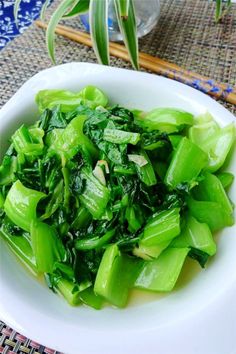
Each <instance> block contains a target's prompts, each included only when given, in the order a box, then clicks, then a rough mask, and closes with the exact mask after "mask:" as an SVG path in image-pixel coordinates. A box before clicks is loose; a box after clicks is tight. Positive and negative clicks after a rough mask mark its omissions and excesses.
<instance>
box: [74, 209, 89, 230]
mask: <svg viewBox="0 0 236 354" xmlns="http://www.w3.org/2000/svg"><path fill="white" fill-rule="evenodd" d="M91 219H92V216H91V214H90V212H89V211H88V210H87V209H86V208H85V207H83V206H81V207H80V208H79V209H78V210H77V214H76V217H75V219H74V221H73V223H72V225H71V226H72V228H73V229H74V230H79V229H81V228H83V227H86V226H87V225H88V224H89V223H90V222H91Z"/></svg>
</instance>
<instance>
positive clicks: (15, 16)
mask: <svg viewBox="0 0 236 354" xmlns="http://www.w3.org/2000/svg"><path fill="white" fill-rule="evenodd" d="M21 1H22V0H15V3H14V8H13V14H14V19H15V23H16V26H18V12H19V9H20V3H21Z"/></svg>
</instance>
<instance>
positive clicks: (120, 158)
mask: <svg viewBox="0 0 236 354" xmlns="http://www.w3.org/2000/svg"><path fill="white" fill-rule="evenodd" d="M36 102H37V104H38V107H39V112H40V116H39V119H38V120H37V121H36V122H35V123H34V124H33V125H32V126H25V125H22V126H20V127H19V128H18V129H17V130H16V132H15V133H14V134H13V136H12V138H11V145H10V147H9V149H8V151H7V152H6V154H5V156H4V158H3V160H2V165H1V166H0V221H1V228H0V234H1V236H2V237H3V239H4V240H5V242H6V243H7V244H8V245H9V247H10V249H11V250H12V251H13V252H14V253H15V255H16V256H17V257H18V258H19V259H20V260H21V261H22V262H23V263H24V264H25V265H26V266H27V267H28V268H29V269H30V270H31V271H32V272H33V273H34V274H44V276H45V280H46V283H47V285H48V286H49V288H51V289H52V290H54V291H55V292H57V293H59V294H61V295H62V296H63V297H64V298H65V299H66V300H67V302H68V303H69V304H70V305H74V306H75V305H78V304H81V303H84V304H86V305H89V306H91V307H93V308H95V309H100V308H101V307H102V305H103V303H104V302H105V301H107V302H109V303H110V304H112V305H115V306H118V307H124V306H125V305H126V303H127V299H128V294H129V291H130V289H131V288H133V287H138V288H142V289H147V290H152V291H171V290H172V289H173V287H174V286H175V283H176V281H177V279H178V277H179V275H180V273H181V269H182V267H183V264H184V261H185V258H186V257H187V256H188V257H191V258H193V259H195V260H196V261H198V262H199V264H200V265H201V266H202V267H204V266H205V264H206V262H207V260H208V258H209V257H211V256H214V255H215V254H216V242H215V241H214V235H212V232H213V231H215V230H219V229H221V228H223V227H226V226H230V225H232V224H233V223H234V218H233V203H232V201H231V200H230V199H229V198H228V196H227V192H226V190H227V189H228V188H229V187H230V185H231V184H232V182H233V178H234V176H233V175H232V174H231V173H230V172H224V171H223V170H222V166H223V164H224V162H225V161H226V159H227V157H228V156H229V152H230V151H231V150H232V146H233V143H234V141H235V127H234V125H233V124H230V125H228V126H226V127H224V128H223V129H222V128H220V127H219V126H218V124H217V123H216V122H215V121H214V120H213V118H212V117H211V116H210V115H209V114H206V115H205V116H201V117H198V118H194V116H193V115H192V114H190V113H188V112H184V111H181V110H178V109H173V108H157V109H154V110H152V111H151V112H141V111H138V110H128V109H126V108H123V107H120V106H118V105H117V106H109V105H108V99H107V97H106V95H105V94H104V93H103V92H102V91H101V90H99V89H98V88H96V87H93V86H88V87H85V88H84V89H83V90H82V91H80V92H78V93H73V92H70V91H65V90H44V91H40V92H39V93H38V94H37V96H36ZM220 168H221V169H220ZM219 169H220V170H219ZM215 173H216V174H215Z"/></svg>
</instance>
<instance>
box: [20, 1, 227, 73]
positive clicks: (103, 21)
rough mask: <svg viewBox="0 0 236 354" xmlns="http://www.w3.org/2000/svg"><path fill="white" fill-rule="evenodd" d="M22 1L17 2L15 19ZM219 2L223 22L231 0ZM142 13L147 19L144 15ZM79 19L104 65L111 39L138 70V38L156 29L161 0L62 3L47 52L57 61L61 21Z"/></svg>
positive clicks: (218, 14) (55, 15)
mask: <svg viewBox="0 0 236 354" xmlns="http://www.w3.org/2000/svg"><path fill="white" fill-rule="evenodd" d="M21 1H22V0H16V2H15V7H14V14H15V18H17V14H18V9H19V5H20V2H21ZM215 1H216V10H215V21H216V22H219V21H220V20H221V19H222V18H223V16H224V15H225V14H226V12H227V11H228V10H229V8H230V6H231V0H215ZM50 2H51V0H46V1H45V3H44V5H43V8H42V13H41V17H42V18H43V17H44V13H45V10H46V8H47V7H48V5H49V4H50ZM142 12H143V14H144V15H143V16H142V14H141V15H140V13H142ZM84 14H86V15H85V17H84ZM81 15H83V16H81ZM75 16H80V17H81V19H82V22H83V23H84V24H85V27H86V28H87V30H89V31H90V34H91V39H92V43H93V48H94V51H95V54H96V56H97V59H98V61H99V62H100V63H102V64H105V65H109V37H110V39H111V40H117V39H118V40H119V39H123V41H124V43H125V45H126V48H127V50H128V53H129V56H130V61H131V63H132V66H133V67H134V68H135V69H138V67H139V65H138V37H139V36H142V35H145V34H146V33H148V32H149V31H150V30H151V29H152V28H153V27H154V26H155V24H156V22H157V19H158V16H159V0H62V1H61V2H60V3H59V5H58V6H57V8H56V9H55V11H54V13H53V14H52V16H51V19H50V21H49V24H48V28H47V33H46V43H47V49H48V53H49V56H50V57H51V59H52V61H53V62H55V50H54V49H55V47H54V32H55V28H56V26H57V24H58V22H59V21H60V20H61V19H70V18H74V17H75ZM137 19H138V20H139V21H137ZM145 19H146V22H145ZM109 21H112V23H109ZM140 28H141V30H140ZM119 31H120V32H119Z"/></svg>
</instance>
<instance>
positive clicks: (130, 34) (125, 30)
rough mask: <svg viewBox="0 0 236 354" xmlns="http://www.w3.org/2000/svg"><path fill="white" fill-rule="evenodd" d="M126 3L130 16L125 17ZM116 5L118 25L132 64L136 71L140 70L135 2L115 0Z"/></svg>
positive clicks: (131, 0)
mask: <svg viewBox="0 0 236 354" xmlns="http://www.w3.org/2000/svg"><path fill="white" fill-rule="evenodd" d="M125 2H126V5H127V3H129V4H128V6H129V11H128V16H123V10H124V8H125ZM114 3H115V9H116V14H117V19H118V24H119V27H120V31H121V33H122V35H123V39H124V42H125V45H126V48H127V50H128V52H129V56H130V60H131V63H132V65H133V67H134V68H135V69H138V68H139V64H138V36H137V26H136V17H135V11H134V4H133V0H129V1H128V0H114Z"/></svg>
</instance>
